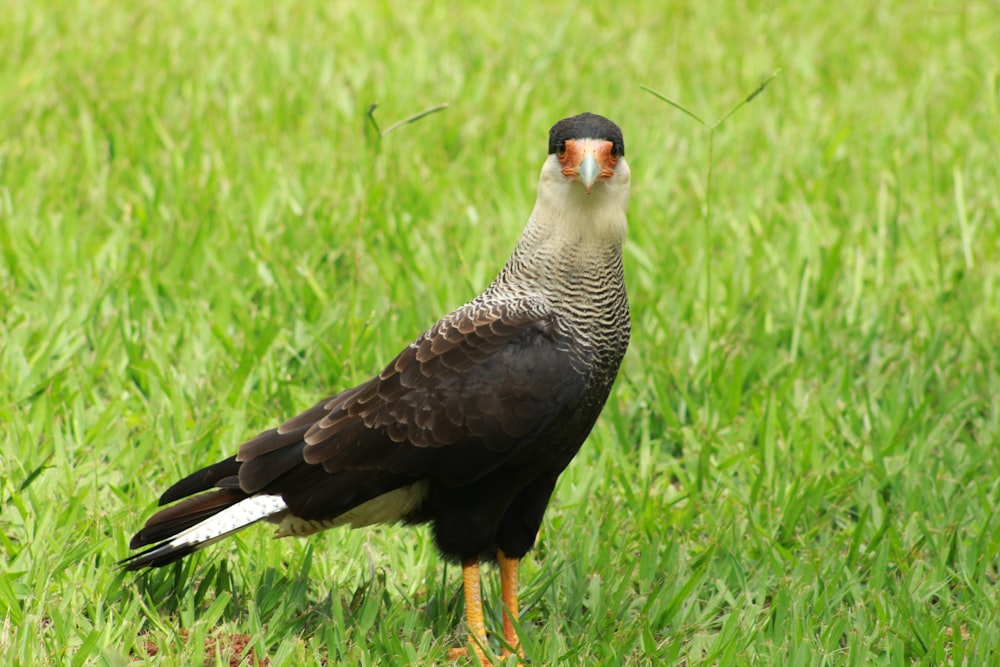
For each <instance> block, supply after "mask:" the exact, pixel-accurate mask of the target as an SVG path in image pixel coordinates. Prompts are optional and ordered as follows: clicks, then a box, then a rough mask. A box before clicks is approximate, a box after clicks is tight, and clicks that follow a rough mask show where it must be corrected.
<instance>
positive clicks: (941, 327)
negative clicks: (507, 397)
mask: <svg viewBox="0 0 1000 667" xmlns="http://www.w3.org/2000/svg"><path fill="white" fill-rule="evenodd" d="M675 5H676V6H675ZM994 9H995V8H994V7H993V5H991V4H990V3H988V2H978V3H977V2H971V3H965V4H963V5H962V6H961V7H957V8H953V7H951V6H950V5H949V6H945V5H943V4H940V3H938V4H935V3H923V2H921V3H884V2H860V3H853V4H850V5H837V6H834V5H830V6H814V5H812V4H810V3H773V4H770V5H766V6H760V5H759V3H758V5H754V4H753V3H749V4H748V3H735V2H720V1H712V2H707V3H701V4H695V5H691V6H686V7H685V6H681V5H679V4H677V3H674V4H673V5H671V6H666V7H665V6H664V3H657V2H636V3H630V4H629V5H627V6H623V5H622V4H621V3H605V4H600V3H596V4H595V3H591V4H586V3H584V4H580V3H577V4H574V5H572V6H570V7H568V8H565V9H563V8H558V7H556V6H550V5H548V4H545V3H523V2H517V1H515V2H511V3H504V4H503V5H502V6H501V5H497V6H496V7H490V8H487V7H473V6H471V5H465V4H454V3H453V4H446V3H409V4H406V3H388V2H383V3H355V2H331V3H322V4H320V3H294V4H293V3H272V4H271V5H270V6H266V5H265V4H254V3H236V2H231V1H230V2H225V1H223V2H216V3H197V2H190V1H178V2H174V3H154V2H146V1H140V2H136V3H111V2H103V3H102V2H96V3H56V2H51V1H50V0H41V1H39V2H32V3H26V2H25V3H18V2H12V3H8V6H6V7H5V8H4V11H2V12H0V44H3V45H4V46H3V49H2V55H0V443H2V444H0V661H2V662H3V663H5V664H12V665H13V664H17V665H28V664H71V665H82V664H95V663H96V664H104V663H109V664H128V663H129V662H131V661H134V660H139V661H155V662H159V663H162V664H201V663H206V662H207V663H209V664H215V663H223V664H225V663H228V662H229V660H230V659H231V658H233V657H234V656H236V657H238V656H239V655H249V652H250V651H252V654H253V658H254V659H256V660H262V659H264V658H267V659H268V660H269V661H270V664H272V665H286V664H287V665H296V664H315V663H318V662H320V661H326V662H327V663H328V664H362V665H376V664H377V665H381V664H390V663H403V662H408V663H417V664H435V663H444V662H446V654H447V650H448V648H450V647H452V646H455V645H458V644H460V643H461V642H462V630H461V625H460V624H461V619H462V605H461V594H460V578H459V577H458V576H457V575H458V572H457V570H456V569H455V568H453V567H452V568H448V567H445V566H444V565H443V564H442V563H441V561H440V560H439V559H437V557H436V556H435V555H434V549H433V546H432V544H431V541H430V538H429V536H428V534H427V532H426V531H425V530H423V529H417V530H413V529H405V528H400V527H383V528H376V529H372V530H365V531H354V532H350V531H343V530H338V531H332V532H329V533H325V534H323V535H320V536H316V537H314V538H311V539H309V540H302V541H292V540H272V539H271V537H270V531H269V530H268V529H266V528H259V529H253V530H250V531H247V532H245V533H243V534H242V535H241V536H240V537H238V538H234V539H232V540H229V541H228V542H226V543H223V544H220V545H218V546H215V547H213V548H211V549H209V550H207V551H206V552H205V553H204V554H202V555H200V556H197V557H194V558H192V559H188V561H187V562H184V563H183V564H182V565H180V566H178V567H176V568H167V569H165V570H160V571H157V572H154V573H151V574H148V575H142V576H138V577H136V576H133V575H125V574H122V573H120V572H119V571H117V570H116V569H115V567H114V562H115V561H116V560H117V559H119V558H122V557H123V556H125V555H127V553H128V550H127V540H128V537H129V536H130V535H131V533H132V531H134V530H135V529H136V528H137V527H138V526H139V525H140V523H141V521H142V520H143V519H144V517H145V516H146V515H148V513H149V512H150V510H151V509H152V508H153V504H154V502H155V498H156V497H157V495H158V493H159V492H160V491H161V490H162V489H163V488H164V487H165V485H167V484H169V483H170V482H172V481H174V480H175V479H177V478H178V477H179V476H180V475H183V474H185V473H186V472H189V471H190V470H191V469H193V468H194V467H195V466H197V465H202V464H206V463H209V462H212V461H214V460H216V459H218V458H220V457H223V456H226V455H228V454H229V453H230V452H232V451H233V449H234V447H235V446H236V445H237V444H238V443H239V442H241V441H242V440H244V439H245V438H247V437H249V436H252V435H254V434H255V433H256V432H258V431H259V430H262V429H264V428H268V427H270V426H272V425H274V424H275V423H276V422H278V421H279V420H281V419H282V418H284V417H286V416H289V415H291V414H293V413H294V412H295V411H297V410H300V409H302V408H304V407H306V406H308V405H311V404H312V402H314V401H315V400H317V398H319V397H320V396H321V395H323V394H324V393H326V392H330V391H335V390H336V389H338V388H344V387H347V386H350V385H351V384H352V383H356V382H358V381H361V380H363V379H365V378H366V377H368V376H369V375H370V374H371V373H373V372H375V371H377V370H378V369H379V368H380V366H381V364H383V363H385V362H386V361H387V360H388V359H389V358H390V357H391V355H392V354H394V353H395V352H396V351H398V349H399V348H400V347H401V346H402V345H404V344H405V343H406V342H407V341H409V340H411V339H412V338H413V337H414V336H415V335H416V334H418V333H419V332H420V331H421V330H423V328H425V327H426V326H427V325H429V324H430V323H432V322H433V321H434V319H435V318H436V317H437V316H439V315H440V314H442V313H443V312H445V311H446V310H447V309H449V308H451V307H453V306H455V305H457V304H459V303H461V302H463V301H464V300H466V299H467V298H469V297H471V296H473V295H474V294H476V293H477V292H478V291H479V290H480V289H481V288H482V287H483V286H484V285H485V284H486V282H487V281H488V280H489V279H490V278H491V277H492V276H493V274H494V272H495V271H496V270H497V269H498V268H499V266H500V265H501V264H502V263H503V261H504V260H505V259H506V256H507V253H509V251H510V249H511V248H512V247H513V244H514V242H515V240H516V238H517V235H518V233H519V231H520V228H521V226H522V225H523V223H524V221H525V219H526V216H527V214H528V212H529V210H530V207H531V204H532V201H533V198H534V188H535V184H536V182H537V173H538V170H539V168H540V166H541V163H542V160H543V159H544V153H545V140H546V132H547V130H548V128H549V126H550V125H551V124H552V123H553V122H555V121H556V120H558V119H559V118H562V117H564V116H566V115H569V114H572V113H576V112H579V111H583V110H590V111H594V112H598V113H603V114H606V115H608V116H610V117H611V118H613V119H615V120H616V121H618V122H619V123H620V124H621V125H622V127H623V129H624V131H625V137H626V148H627V151H628V158H629V162H630V165H631V167H632V173H633V194H632V205H631V210H630V221H631V229H630V242H629V244H628V246H627V248H626V264H627V272H628V280H629V287H630V294H631V297H632V303H633V321H634V335H633V344H632V348H631V349H630V351H629V355H628V357H627V359H626V363H625V367H624V369H623V372H622V375H621V377H620V378H619V381H618V384H617V387H616V390H615V392H614V394H613V396H612V399H611V401H610V402H609V405H608V407H607V409H606V410H605V413H604V416H603V417H602V419H601V421H600V422H599V424H598V426H597V428H596V429H595V432H594V434H593V435H592V437H591V438H590V440H589V441H588V443H587V444H586V445H585V447H584V449H583V451H582V452H581V454H580V456H579V457H578V458H577V460H576V461H575V462H574V463H573V464H572V466H571V467H570V468H569V470H568V471H567V472H566V474H565V475H564V476H563V478H562V479H561V481H560V484H559V487H558V489H557V491H556V495H555V499H554V501H553V504H552V506H551V507H550V509H549V512H548V515H547V518H546V522H545V524H544V525H543V529H542V534H541V539H540V541H539V545H538V548H537V550H536V552H535V553H534V555H533V556H532V557H531V558H529V559H527V560H526V562H525V564H524V567H523V568H522V570H523V572H522V581H523V600H522V601H523V604H524V609H523V614H522V624H523V629H524V631H525V645H526V650H527V653H528V655H529V656H530V657H531V658H532V661H533V663H534V664H608V665H621V664H626V665H629V664H632V665H645V664H653V663H656V664H681V663H686V664H720V665H722V664H756V665H772V664H789V665H791V664H802V665H816V664H830V665H868V664H887V665H912V664H927V665H931V664H943V663H953V664H963V663H964V664H989V663H991V662H992V661H996V660H997V654H996V647H997V646H1000V630H998V628H1000V623H998V617H997V609H998V605H997V600H998V583H997V577H998V558H997V553H998V548H1000V526H998V519H997V516H996V512H995V510H994V507H995V506H996V505H997V502H998V483H997V480H998V479H1000V457H998V455H997V454H998V446H1000V409H998V399H997V396H998V395H1000V378H998V373H1000V362H998V353H997V350H998V349H1000V284H998V282H1000V194H998V192H1000V188H998V183H1000V173H998V172H1000V166H998V165H1000V55H998V52H997V50H996V47H995V45H996V44H997V43H1000V23H998V22H997V21H995V20H993V15H994V13H995V12H994ZM778 68H781V70H782V74H781V76H780V77H778V78H777V79H776V80H775V81H774V82H773V83H772V84H771V85H770V86H769V87H768V89H767V91H766V94H764V95H762V96H760V97H759V98H758V99H756V100H755V101H754V103H753V104H751V105H748V106H747V107H746V108H744V109H741V111H740V113H739V114H736V115H734V116H732V117H731V118H730V119H729V120H727V122H726V123H725V124H724V125H722V126H721V127H719V128H718V130H717V131H716V132H715V133H714V134H713V137H712V155H711V158H710V156H709V142H708V141H707V137H706V133H705V132H704V131H702V130H701V129H700V128H699V127H698V126H697V125H696V124H695V123H692V122H691V121H690V119H687V118H685V117H684V116H683V115H682V114H680V113H678V112H677V111H676V110H673V109H671V108H669V107H668V106H667V105H664V104H663V103H662V102H661V101H659V100H657V99H656V98H655V97H653V96H651V95H649V94H647V93H645V92H643V91H642V89H641V88H640V85H646V86H648V87H649V88H651V89H653V90H656V91H658V92H660V93H661V94H663V95H664V96H667V97H669V98H670V99H674V100H680V101H682V102H683V103H684V105H685V106H687V107H688V108H690V109H697V110H698V113H699V114H700V115H702V116H703V117H707V118H713V117H718V116H719V115H721V114H722V113H724V112H725V110H726V109H728V108H729V105H731V104H732V101H733V100H735V99H739V97H740V96H741V95H745V94H746V92H747V91H749V90H753V89H754V88H755V86H756V85H757V84H758V83H759V82H760V81H761V80H762V79H763V78H764V77H766V76H767V75H768V73H770V72H773V71H774V70H775V69H778ZM373 103H377V104H378V109H377V110H376V111H375V112H374V113H375V118H376V119H377V121H378V123H379V126H380V127H381V128H382V129H383V130H384V129H385V128H388V127H390V126H391V125H392V124H393V123H394V122H395V121H397V120H400V119H405V118H408V117H410V116H412V115H414V114H417V113H419V112H421V111H424V110H427V109H430V108H433V107H435V106H437V105H439V104H442V103H447V104H448V108H447V109H446V110H443V111H441V112H439V113H434V114H432V115H428V116H426V117H424V118H421V119H420V120H419V121H418V122H413V123H409V124H405V125H403V126H400V127H399V128H398V129H396V130H394V131H392V132H390V133H383V134H379V133H378V132H376V131H374V129H373V126H372V124H371V122H370V120H369V117H368V111H369V108H370V107H371V105H372V104H373ZM708 164H711V165H712V183H711V193H710V196H711V205H712V211H713V212H712V217H711V225H710V226H709V227H708V228H707V229H706V227H705V226H704V225H703V224H702V220H703V217H702V214H703V211H704V206H705V204H706V197H707V196H708V193H707V192H706V180H705V168H706V165H708ZM706 232H707V233H706ZM708 265H710V266H711V267H712V270H711V272H710V273H707V272H706V271H705V267H706V266H708ZM485 584H486V585H485V595H486V598H487V605H488V613H489V615H490V618H489V619H488V623H489V624H490V625H491V627H493V628H496V627H498V626H499V624H500V622H501V613H500V605H499V586H498V584H497V581H496V577H495V576H493V575H490V576H488V577H487V580H486V582H485Z"/></svg>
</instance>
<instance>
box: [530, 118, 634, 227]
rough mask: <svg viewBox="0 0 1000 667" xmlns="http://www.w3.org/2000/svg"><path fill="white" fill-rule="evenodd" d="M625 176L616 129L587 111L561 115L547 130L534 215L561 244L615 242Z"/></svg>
mask: <svg viewBox="0 0 1000 667" xmlns="http://www.w3.org/2000/svg"><path fill="white" fill-rule="evenodd" d="M629 179H630V175H629V168H628V163H626V162H625V140H624V138H623V137H622V131H621V128H619V127H618V126H617V125H615V124H614V123H613V122H611V121H610V120H608V119H607V118H604V117H603V116H598V115H597V114H592V113H584V114H580V115H579V116H572V117H570V118H564V119H563V120H561V121H559V122H558V123H556V124H555V125H553V126H552V129H551V130H550V131H549V155H548V157H547V158H546V159H545V164H544V165H543V166H542V174H541V179H540V180H539V183H538V199H537V201H536V202H535V211H534V217H535V218H536V220H537V222H539V223H540V224H543V225H544V227H546V228H547V229H548V231H547V232H546V233H547V234H554V235H555V236H556V237H558V238H560V239H562V241H563V242H566V243H576V242H578V241H581V240H588V241H590V242H594V243H598V244H604V243H605V242H607V241H611V242H613V243H618V242H620V241H621V239H622V238H624V236H625V232H626V230H627V225H628V223H627V221H626V219H625V212H626V211H627V210H628V199H629Z"/></svg>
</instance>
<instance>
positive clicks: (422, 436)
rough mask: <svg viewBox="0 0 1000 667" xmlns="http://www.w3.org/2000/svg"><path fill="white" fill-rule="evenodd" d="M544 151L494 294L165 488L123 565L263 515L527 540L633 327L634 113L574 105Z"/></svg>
mask: <svg viewBox="0 0 1000 667" xmlns="http://www.w3.org/2000/svg"><path fill="white" fill-rule="evenodd" d="M549 153H550V154H549V157H548V159H547V161H546V164H545V167H544V168H543V172H542V179H541V183H540V185H539V198H538V202H537V203H536V207H535V210H534V212H533V214H532V217H531V220H530V221H529V224H528V227H527V228H526V230H525V233H524V235H523V236H522V238H521V241H520V242H519V244H518V246H517V248H516V249H515V252H514V255H513V256H512V257H511V259H510V261H508V263H507V265H506V266H505V267H504V269H503V270H502V271H501V272H500V274H499V276H498V277H497V278H496V279H495V280H494V281H493V283H491V285H490V286H489V287H488V288H487V290H486V291H485V292H483V294H481V295H480V296H478V297H477V298H476V299H473V300H472V301H470V302H469V303H467V304H465V305H464V306H462V307H460V308H458V309H456V310H455V311H453V312H451V313H449V314H448V315H446V316H445V317H444V318H442V319H441V320H440V321H439V322H438V323H437V324H435V325H434V326H433V327H431V328H430V329H429V330H427V331H426V332H425V333H424V334H422V335H421V336H420V337H418V338H417V339H416V340H415V341H413V342H412V343H411V344H410V345H408V346H407V347H406V348H405V349H404V350H403V351H402V352H401V353H400V354H399V355H398V356H397V357H396V358H395V359H394V360H393V361H392V362H391V363H389V364H388V365H387V366H386V367H385V369H384V370H383V371H382V372H381V373H379V374H378V375H377V376H375V377H374V378H372V379H371V380H369V381H367V382H365V383H363V384H361V385H359V386H357V387H354V388H352V389H348V390H346V391H344V392H341V393H339V394H337V395H335V396H332V397H330V398H328V399H325V400H324V401H322V402H320V403H318V404H317V405H315V406H313V407H312V408H310V409H308V410H306V411H305V412H303V413H302V414H300V415H298V416H296V417H294V418H292V419H290V420H288V421H286V422H285V423H284V424H282V425H281V426H279V427H277V428H275V429H271V430H268V431H265V432H263V433H261V434H260V435H258V436H257V437H255V438H253V439H252V440H249V441H247V442H245V443H243V444H242V445H241V446H240V448H239V451H238V453H237V454H236V455H235V456H234V457H230V458H228V459H226V460H224V461H220V462H219V463H216V464H214V465H211V466H208V467H206V468H204V469H201V470H199V471H197V472H195V473H193V474H192V475H190V476H188V477H186V478H184V479H183V480H181V481H179V482H177V483H176V484H174V485H173V486H172V487H170V488H169V489H168V490H167V491H166V492H165V493H164V494H163V495H162V496H161V498H160V504H169V503H176V504H174V505H171V506H170V507H167V508H166V509H163V510H161V511H160V512H158V513H156V514H155V515H154V516H152V517H151V518H150V519H149V520H148V521H147V523H146V525H145V526H144V527H143V528H142V530H140V531H139V532H138V533H137V534H136V535H135V536H134V537H133V538H132V541H131V543H130V546H131V547H132V548H139V547H144V546H146V547H149V548H148V549H147V550H146V551H144V552H142V553H139V554H138V555H136V556H133V557H132V558H130V559H128V560H126V561H124V566H125V567H126V568H127V569H132V570H134V569H139V568H143V567H147V566H152V567H158V566H162V565H166V564H168V563H170V562H173V561H174V560H177V559H179V558H181V557H183V556H185V555H187V554H189V553H191V552H192V551H194V550H197V549H198V548H200V547H202V546H204V545H206V544H209V543H211V542H214V541H216V540H218V539H221V538H222V537H225V536H226V535H228V534H231V533H232V532H235V531H236V530H239V529H241V528H243V527H245V526H246V525H249V524H250V523H253V522H256V521H259V520H261V519H266V520H269V521H272V522H275V523H278V524H279V534H282V535H301V534H308V533H311V532H315V531H316V530H322V529H324V528H327V527H331V526H334V525H339V524H341V523H347V524H350V525H352V526H361V525H366V524H368V523H374V522H382V521H404V522H407V523H423V522H431V523H432V524H433V534H434V539H435V542H436V544H437V546H438V548H439V550H440V551H441V553H442V554H443V555H444V556H445V557H446V558H449V559H452V560H456V561H459V562H462V563H463V564H469V563H472V562H476V563H478V561H479V560H480V559H486V560H494V559H496V558H497V555H498V554H501V555H502V556H504V557H506V558H508V559H514V560H516V559H519V558H521V557H522V556H523V555H524V554H526V553H527V552H528V551H529V550H530V549H531V548H532V546H533V545H534V542H535V539H536V535H537V533H538V529H539V526H540V524H541V521H542V515H543V513H544V511H545V508H546V506H547V505H548V502H549V498H550V495H551V494H552V491H553V489H554V487H555V483H556V480H557V478H558V476H559V474H560V473H561V472H562V471H563V470H564V469H565V467H566V466H567V465H568V463H569V462H570V460H571V459H572V458H573V456H574V455H575V454H576V453H577V451H578V450H579V448H580V446H581V444H582V443H583V441H584V440H585V439H586V437H587V435H588V433H589V432H590V430H591V428H592V427H593V425H594V422H595V421H596V419H597V417H598V415H599V413H600V411H601V408H602V407H603V405H604V403H605V401H606V399H607V397H608V393H609V391H610V389H611V385H612V383H613V381H614V378H615V375H616V373H617V370H618V366H619V364H620V362H621V359H622V356H623V355H624V353H625V349H626V347H627V345H628V338H629V321H628V300H627V297H626V296H625V287H624V280H623V276H622V267H621V243H622V240H623V238H624V233H625V217H624V216H625V207H626V206H627V197H628V168H627V165H625V162H624V141H623V139H622V133H621V130H620V129H619V128H618V126H617V125H615V124H614V123H612V122H611V121H609V120H607V119H605V118H603V117H601V116H597V115H594V114H582V115H580V116H575V117H573V118H569V119H565V120H563V121H560V122H559V123H557V124H556V125H555V126H553V128H552V130H551V131H550V134H549ZM592 188H593V190H592ZM213 522H214V523H213ZM150 545H151V546H150ZM515 611H516V610H515ZM505 634H506V633H505Z"/></svg>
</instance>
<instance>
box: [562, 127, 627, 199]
mask: <svg viewBox="0 0 1000 667" xmlns="http://www.w3.org/2000/svg"><path fill="white" fill-rule="evenodd" d="M588 154H590V155H592V156H593V158H594V160H595V161H596V162H597V166H598V168H599V169H600V173H599V174H598V179H597V180H604V179H607V178H611V177H612V176H613V175H614V173H615V165H616V164H617V163H618V156H617V155H616V154H615V152H614V144H613V143H611V142H610V141H606V140H603V139H570V140H569V141H567V142H566V144H565V148H564V149H563V150H562V151H561V152H560V153H558V157H559V163H560V164H562V166H563V167H562V173H563V176H566V177H567V178H573V179H579V178H580V165H581V163H582V162H583V160H584V158H586V156H587V155H588ZM584 186H585V187H586V188H587V193H588V194H589V193H590V190H591V188H592V187H593V183H590V184H588V183H584Z"/></svg>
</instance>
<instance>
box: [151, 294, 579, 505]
mask: <svg viewBox="0 0 1000 667" xmlns="http://www.w3.org/2000/svg"><path fill="white" fill-rule="evenodd" d="M568 350H569V345H568V341H566V340H565V339H563V338H562V336H561V335H560V334H559V332H557V330H556V327H555V326H554V325H553V323H552V322H551V321H550V320H549V319H547V318H539V317H534V316H530V315H526V314H524V313H523V311H520V310H519V309H515V308H514V307H510V306H505V305H504V304H499V305H497V304H490V305H489V306H484V305H478V306H477V305H473V304H469V305H466V306H464V307H463V308H460V309H459V310H457V311H455V312H453V313H452V314H450V315H449V316H447V317H445V318H444V319H442V320H441V321H440V322H438V324H436V325H435V326H434V327H432V328H431V329H430V330H428V331H427V332H426V333H425V334H424V335H422V336H421V337H420V338H418V339H417V340H416V341H414V342H413V343H412V344H410V345H409V346H407V348H406V349H405V350H403V352H402V353H401V354H400V355H399V356H398V357H396V359H394V360H393V361H392V363H390V364H389V365H388V366H387V367H386V369H385V370H384V371H382V373H380V374H379V375H378V376H377V377H375V378H373V379H371V380H369V381H368V382H365V383H364V384H361V385H359V386H357V387H355V388H353V389H349V390H347V391H345V392H343V393H341V394H338V395H336V396H333V397H331V398H329V399H327V400H325V401H323V402H322V403H319V404H317V405H315V406H314V407H312V408H310V409H309V410H306V411H305V412H303V413H302V414H300V415H298V416H297V417H295V418H293V419H291V420H289V421H287V422H285V423H284V424H282V425H281V426H279V427H278V428H276V429H273V430H270V431H265V432H264V433H261V434H260V435H259V436H257V437H256V438H254V439H253V440H250V441H248V442H246V443H244V444H243V445H242V446H241V447H240V450H239V454H238V455H237V456H236V458H235V461H233V460H232V459H230V460H229V461H224V462H222V463H220V464H216V466H215V468H217V474H214V475H213V474H208V475H205V474H199V473H196V474H195V475H192V476H191V477H189V478H187V479H186V480H182V481H181V482H178V483H177V484H176V485H175V486H174V487H173V488H171V489H170V490H168V491H167V493H166V494H164V497H163V498H162V499H161V501H163V502H170V501H172V500H176V499H178V498H181V497H183V496H186V495H189V494H191V493H195V492H197V491H200V490H207V489H208V488H211V487H212V486H214V487H222V488H224V489H227V488H233V487H235V486H237V483H236V482H237V479H238V488H239V489H240V490H241V491H242V492H243V493H245V494H247V495H253V494H255V493H269V494H280V495H281V496H282V497H283V498H284V499H285V502H286V503H287V504H288V506H289V509H290V510H291V512H292V513H293V514H294V515H295V516H298V517H300V518H304V519H310V520H329V519H332V518H333V517H336V516H338V515H340V514H342V513H343V512H345V511H347V510H349V509H351V508H353V507H356V506H357V505H360V504H361V503H363V502H365V501H367V500H370V499H372V498H375V497H376V496H379V495H382V494H383V493H387V492H388V491H391V490H393V489H396V488H399V487H402V486H406V485H408V484H412V483H413V482H415V481H418V480H421V479H427V478H430V479H432V480H434V481H436V482H439V483H442V484H447V485H463V484H469V483H473V482H474V481H475V480H476V479H478V478H480V477H482V476H484V475H486V474H488V473H490V472H492V471H494V470H496V469H497V468H499V467H501V466H504V465H505V464H509V463H511V462H512V461H518V462H522V461H523V460H526V459H527V458H530V457H531V455H532V451H533V444H534V443H533V439H534V437H535V436H536V435H537V434H539V433H541V432H543V431H544V430H545V429H546V428H547V427H548V426H550V425H551V424H552V423H553V422H555V421H556V420H558V419H559V418H560V417H561V416H563V415H564V414H565V413H566V412H567V411H568V410H571V409H572V408H573V407H575V405H576V403H577V402H578V400H579V399H580V397H581V396H582V395H583V393H584V390H585V387H586V383H587V377H586V376H585V375H584V374H582V373H581V372H578V371H577V370H575V369H574V367H573V364H572V358H571V355H570V353H569V351H568ZM536 451H537V450H536ZM234 464H238V468H237V469H234V468H236V466H235V465H234ZM206 471H209V472H210V471H211V469H206ZM206 471H200V472H202V473H204V472H206ZM234 475H235V476H234ZM212 478H214V479H212Z"/></svg>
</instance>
